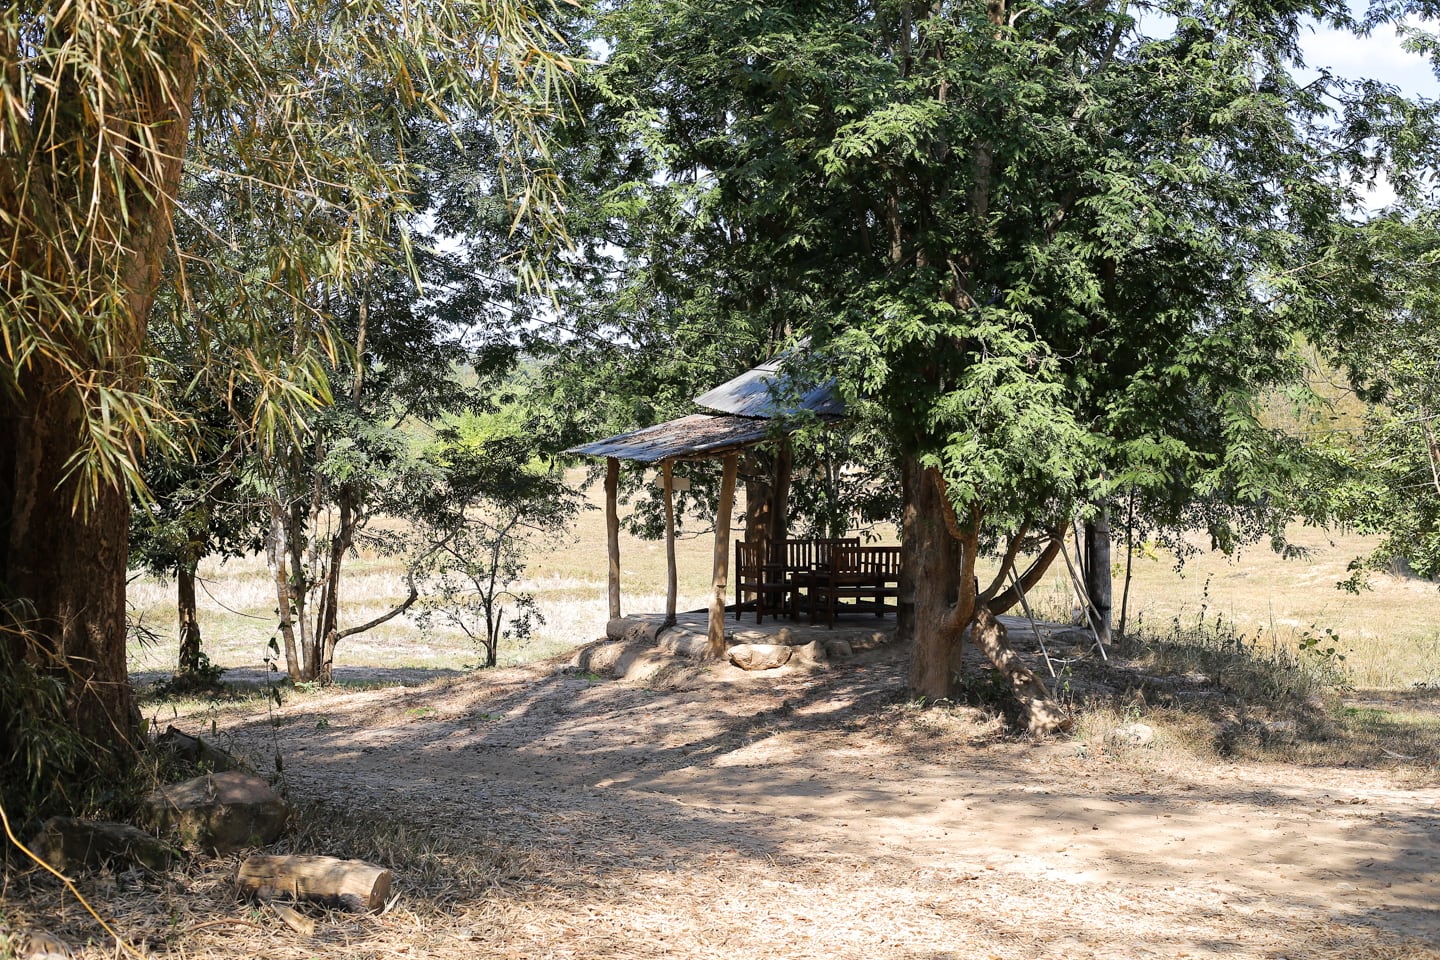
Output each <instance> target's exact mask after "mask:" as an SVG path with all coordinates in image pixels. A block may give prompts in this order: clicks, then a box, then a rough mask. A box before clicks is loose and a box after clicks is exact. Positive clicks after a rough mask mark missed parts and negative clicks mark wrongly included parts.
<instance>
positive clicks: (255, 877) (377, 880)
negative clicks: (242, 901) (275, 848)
mask: <svg viewBox="0 0 1440 960" xmlns="http://www.w3.org/2000/svg"><path fill="white" fill-rule="evenodd" d="M235 889H236V892H237V893H238V894H239V895H240V896H241V897H255V898H257V899H260V900H287V899H288V900H307V901H310V902H312V903H320V904H324V905H325V906H329V907H342V908H344V909H346V910H349V911H350V912H352V913H364V912H365V911H367V910H379V909H380V908H381V907H383V906H384V905H385V898H386V897H388V896H389V895H390V871H389V870H387V869H385V868H384V867H377V866H375V865H374V864H371V863H366V862H365V861H363V860H340V859H337V858H335V857H307V856H287V857H262V856H255V857H249V858H247V859H246V860H245V862H244V863H242V864H240V869H239V871H238V872H237V873H236V874H235Z"/></svg>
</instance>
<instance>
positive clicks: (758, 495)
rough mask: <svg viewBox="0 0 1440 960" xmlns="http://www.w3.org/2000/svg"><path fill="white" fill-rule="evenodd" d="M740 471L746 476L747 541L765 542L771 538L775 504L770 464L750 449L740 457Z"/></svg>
mask: <svg viewBox="0 0 1440 960" xmlns="http://www.w3.org/2000/svg"><path fill="white" fill-rule="evenodd" d="M740 472H741V473H742V474H743V475H744V477H745V542H746V543H764V542H766V541H767V540H769V539H770V527H771V516H772V514H771V510H772V509H773V506H774V504H773V503H772V498H773V495H774V488H773V487H772V486H771V483H770V481H771V476H770V464H769V463H768V461H767V458H765V457H762V456H761V455H760V454H759V453H758V452H756V451H754V450H749V451H746V452H745V453H744V454H743V455H742V456H741V458H740Z"/></svg>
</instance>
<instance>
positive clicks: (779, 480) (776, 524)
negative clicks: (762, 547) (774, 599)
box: [770, 437, 795, 559]
mask: <svg viewBox="0 0 1440 960" xmlns="http://www.w3.org/2000/svg"><path fill="white" fill-rule="evenodd" d="M794 463H795V450H794V448H793V447H792V446H791V445H790V438H789V437H786V438H785V439H784V440H782V441H780V447H779V449H778V450H776V451H775V471H774V480H773V481H772V482H771V486H770V542H771V543H780V542H782V541H784V540H786V539H787V538H789V536H790V476H791V473H792V472H793V470H794ZM781 559H784V558H783V557H782V558H781Z"/></svg>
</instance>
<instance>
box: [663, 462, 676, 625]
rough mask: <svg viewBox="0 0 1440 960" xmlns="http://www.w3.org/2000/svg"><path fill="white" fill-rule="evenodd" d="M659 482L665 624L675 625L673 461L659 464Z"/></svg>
mask: <svg viewBox="0 0 1440 960" xmlns="http://www.w3.org/2000/svg"><path fill="white" fill-rule="evenodd" d="M660 477H661V482H662V483H663V485H664V487H665V626H667V627H673V626H674V625H675V600H676V597H677V596H678V595H679V593H680V584H679V578H678V577H677V575H676V572H675V461H674V460H665V461H663V462H662V463H661V464H660Z"/></svg>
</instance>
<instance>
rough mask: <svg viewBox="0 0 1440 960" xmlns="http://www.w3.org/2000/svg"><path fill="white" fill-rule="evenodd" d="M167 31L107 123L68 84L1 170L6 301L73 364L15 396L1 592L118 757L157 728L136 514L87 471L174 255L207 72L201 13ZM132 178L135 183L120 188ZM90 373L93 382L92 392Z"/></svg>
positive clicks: (20, 644) (5, 404)
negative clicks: (139, 597) (196, 39)
mask: <svg viewBox="0 0 1440 960" xmlns="http://www.w3.org/2000/svg"><path fill="white" fill-rule="evenodd" d="M162 16H163V17H164V18H165V20H166V21H167V22H166V23H165V24H164V26H165V28H166V30H168V33H165V34H157V36H155V37H147V38H146V39H147V40H148V41H149V43H148V45H145V46H146V50H145V53H146V56H143V57H139V58H137V59H136V60H134V61H133V62H129V63H123V64H115V65H114V69H115V70H116V71H123V72H124V75H125V76H126V81H127V85H126V89H125V93H126V97H125V98H124V99H123V101H122V102H118V103H115V104H113V105H111V110H110V112H109V113H108V114H107V115H106V116H104V117H103V118H101V117H97V116H95V115H93V114H92V113H91V111H89V110H88V109H86V108H85V104H86V103H87V102H88V96H89V95H88V93H87V92H86V90H87V86H88V85H89V84H91V83H93V78H91V77H89V76H81V75H79V74H78V73H77V71H76V70H75V69H70V70H66V71H62V72H61V74H60V76H58V77H57V78H56V82H55V83H53V84H47V85H44V87H43V88H40V89H37V90H36V92H35V101H34V103H33V104H30V105H29V109H28V110H26V109H24V108H23V106H22V108H21V109H19V110H16V109H15V108H14V107H13V106H12V107H10V108H9V109H7V110H6V111H5V113H6V116H7V117H21V116H24V117H27V118H30V119H33V120H34V123H33V125H32V124H25V125H23V129H22V128H21V127H20V126H16V127H9V128H7V129H8V130H9V135H10V136H11V137H12V138H16V139H18V140H23V141H24V142H20V143H10V144H9V145H8V146H7V149H6V151H5V154H4V155H3V156H0V200H3V209H4V210H5V211H6V213H7V216H6V217H4V218H0V219H3V223H0V247H3V249H4V250H5V251H6V260H5V261H4V262H3V263H0V284H3V286H4V287H5V294H6V297H7V299H8V301H9V302H10V303H11V304H12V306H14V307H15V308H16V309H18V310H20V311H30V315H28V316H26V317H25V318H24V319H23V320H22V321H20V322H21V323H22V324H26V325H30V326H33V327H34V328H36V329H40V330H48V331H49V332H50V333H51V334H52V335H54V336H56V337H57V342H59V343H62V344H65V345H66V346H67V347H68V348H69V350H70V351H71V352H70V354H69V356H68V359H69V360H70V361H71V363H70V367H69V369H66V368H65V367H64V366H62V365H61V364H60V363H57V362H56V360H55V359H54V358H52V357H50V356H47V355H45V354H43V353H39V354H31V355H29V356H28V357H26V358H25V361H24V363H23V365H19V366H15V367H12V368H11V370H10V371H9V376H8V377H7V378H6V380H7V382H5V383H4V385H3V386H0V421H3V423H4V424H5V426H4V428H3V430H0V440H3V446H5V447H6V448H7V450H6V452H5V454H3V455H0V466H3V468H4V471H5V474H6V475H5V476H4V477H3V479H0V497H3V499H0V517H4V518H5V519H4V521H3V526H0V536H3V539H0V584H3V585H4V589H5V591H6V593H5V595H4V598H3V601H4V603H5V604H6V605H7V606H8V607H9V610H10V612H11V614H12V619H13V620H14V621H16V622H17V623H18V624H22V625H23V626H24V628H25V629H24V631H23V635H12V636H11V637H10V638H9V640H8V642H9V643H10V644H11V646H12V652H16V653H19V654H21V655H23V656H26V657H28V658H29V659H30V660H31V661H32V662H34V663H35V664H36V665H37V666H39V667H41V668H42V669H46V670H50V671H53V672H55V673H56V674H57V675H58V676H61V677H63V678H64V680H65V684H66V693H67V705H68V709H69V711H70V716H71V720H72V723H73V725H74V727H75V729H76V730H77V732H79V733H80V734H81V735H82V736H85V737H87V738H88V739H90V740H91V741H93V742H95V743H96V744H99V745H103V746H104V747H105V748H108V749H110V750H112V751H113V753H114V754H115V755H116V756H117V757H119V756H122V755H123V754H124V753H125V752H126V751H127V749H128V747H129V745H130V744H131V743H132V741H133V739H134V737H135V735H136V732H137V730H138V727H139V714H138V712H137V710H136V709H135V704H134V700H133V697H132V694H131V689H130V684H129V679H128V676H127V674H126V665H125V643H126V625H125V576H126V567H127V564H128V559H129V521H130V496H129V490H128V489H127V488H126V486H125V484H124V483H123V482H122V481H120V480H119V479H117V478H114V477H113V476H111V477H105V476H101V477H100V479H98V480H97V481H96V482H95V483H94V485H93V486H90V487H88V488H87V487H82V486H81V479H80V476H79V475H77V473H76V472H75V470H74V469H73V467H74V464H73V463H72V462H71V458H72V457H73V456H74V455H75V454H76V452H77V441H79V440H80V438H81V437H82V436H83V435H84V433H85V430H84V424H85V423H86V417H87V411H86V403H87V400H93V392H94V389H95V385H97V384H98V385H101V386H114V387H120V388H132V387H134V386H135V384H136V383H137V382H138V380H139V378H140V377H141V376H142V375H143V370H142V369H141V368H140V357H141V356H142V348H143V344H144V341H145V336H146V326H147V322H148V320H149V316H150V311H151V308H152V306H153V305H154V302H155V296H156V292H157V289H158V286H159V282H160V278H161V267H162V263H163V259H164V255H165V251H166V249H167V247H168V246H169V243H170V239H171V219H170V217H171V211H172V209H173V207H174V203H175V197H176V194H177V191H178V187H179V182H180V173H181V164H182V161H183V158H184V155H185V146H186V140H187V136H188V133H189V122H190V110H191V106H192V101H193V99H194V93H195V81H196V63H195V55H194V51H193V49H192V46H191V34H192V29H191V27H190V25H189V24H188V23H187V22H186V16H187V14H186V13H185V11H184V10H183V8H181V7H178V6H177V7H175V8H174V9H173V11H171V12H169V13H165V14H162ZM172 21H173V22H172ZM69 28H70V24H69V23H68V22H66V21H65V18H64V17H63V16H62V17H61V18H60V22H59V23H52V24H50V29H52V30H55V31H57V32H58V33H62V34H63V32H64V31H65V30H67V29H69ZM156 29H157V30H158V26H157V27H156ZM6 66H7V69H11V64H10V63H7V65H6ZM20 89H21V88H18V87H17V88H14V89H12V90H11V93H12V94H13V95H17V96H18V95H20ZM102 120H103V123H104V124H105V126H104V129H103V134H104V136H103V137H102V136H101V134H102V129H101V126H100V123H101V122H102ZM112 163H113V164H114V166H113V167H112V166H111V164H112ZM118 170H124V171H126V175H124V176H114V175H113V174H115V173H116V172H117V171H118ZM22 184H23V188H22ZM76 204H85V205H86V206H85V207H84V208H83V209H77V208H76V206H75V205H76ZM67 205H68V206H67ZM62 208H63V209H62ZM67 215H69V216H73V217H74V218H75V219H73V220H67V219H66V217H67ZM42 227H43V230H42ZM36 279H39V280H41V281H42V282H48V283H51V284H53V286H54V289H56V290H60V291H74V296H73V300H72V302H70V303H68V304H65V305H64V306H57V305H55V304H54V303H51V302H46V301H44V300H43V299H40V298H37V297H36V296H35V295H34V293H33V292H32V284H33V282H34V281H35V280H36ZM105 293H115V294H118V296H116V297H114V298H110V297H107V296H105V295H104V294H105ZM96 310H100V311H103V312H102V313H100V314H99V315H95V313H94V311H96ZM7 329H8V323H7ZM87 337H88V338H91V339H90V340H89V341H88V342H87V339H86V338H87ZM12 359H13V358H12ZM76 370H86V371H87V378H86V379H85V380H84V381H83V382H82V381H81V380H80V379H78V378H77V375H76V372H75V371H76ZM125 439H126V440H129V441H131V442H132V443H133V438H130V437H126V438H125ZM133 455H134V451H133V450H132V451H129V452H124V453H120V454H118V456H119V457H122V458H123V457H127V456H133Z"/></svg>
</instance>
